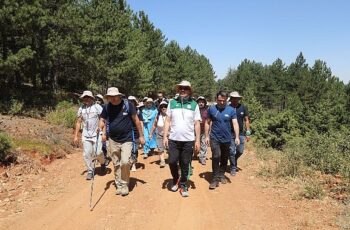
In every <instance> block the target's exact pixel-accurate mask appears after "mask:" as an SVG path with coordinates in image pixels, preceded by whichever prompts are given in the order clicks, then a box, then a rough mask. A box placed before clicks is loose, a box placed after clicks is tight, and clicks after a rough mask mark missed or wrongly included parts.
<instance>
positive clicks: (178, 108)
mask: <svg viewBox="0 0 350 230" xmlns="http://www.w3.org/2000/svg"><path fill="white" fill-rule="evenodd" d="M166 113H167V115H168V116H169V118H170V135H169V139H170V140H174V141H194V140H195V133H194V124H195V121H201V120H202V118H201V114H200V111H199V107H198V104H197V102H195V101H194V100H190V101H188V102H186V103H184V104H182V103H181V102H179V101H177V100H175V99H172V100H170V102H169V105H168V108H167V112H166Z"/></svg>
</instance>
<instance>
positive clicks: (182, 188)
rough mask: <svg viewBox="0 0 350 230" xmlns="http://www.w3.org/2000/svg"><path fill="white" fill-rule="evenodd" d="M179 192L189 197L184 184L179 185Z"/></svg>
mask: <svg viewBox="0 0 350 230" xmlns="http://www.w3.org/2000/svg"><path fill="white" fill-rule="evenodd" d="M180 193H181V196H182V197H189V196H190V194H189V193H188V188H187V186H186V185H185V184H182V185H181V188H180Z"/></svg>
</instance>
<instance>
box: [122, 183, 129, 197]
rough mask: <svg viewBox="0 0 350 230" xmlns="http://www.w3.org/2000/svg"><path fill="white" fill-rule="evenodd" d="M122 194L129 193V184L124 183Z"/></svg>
mask: <svg viewBox="0 0 350 230" xmlns="http://www.w3.org/2000/svg"><path fill="white" fill-rule="evenodd" d="M121 194H122V196H127V195H128V194H129V186H128V185H127V184H123V187H122V189H121Z"/></svg>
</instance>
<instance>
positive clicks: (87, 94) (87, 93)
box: [80, 90, 95, 99]
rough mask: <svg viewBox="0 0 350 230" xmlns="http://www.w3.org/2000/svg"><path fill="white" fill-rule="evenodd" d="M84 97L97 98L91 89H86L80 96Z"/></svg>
mask: <svg viewBox="0 0 350 230" xmlns="http://www.w3.org/2000/svg"><path fill="white" fill-rule="evenodd" d="M84 97H91V98H93V99H95V97H94V95H93V94H92V92H91V91H89V90H85V91H84V92H83V94H82V95H81V96H80V98H84Z"/></svg>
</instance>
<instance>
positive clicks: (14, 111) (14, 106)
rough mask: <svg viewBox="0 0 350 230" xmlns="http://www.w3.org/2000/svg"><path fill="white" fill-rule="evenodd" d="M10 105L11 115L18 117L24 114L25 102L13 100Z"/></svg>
mask: <svg viewBox="0 0 350 230" xmlns="http://www.w3.org/2000/svg"><path fill="white" fill-rule="evenodd" d="M10 103H11V105H10V110H9V112H8V113H9V114H11V115H18V114H21V113H22V111H23V105H24V102H21V101H18V100H16V99H11V101H10Z"/></svg>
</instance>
